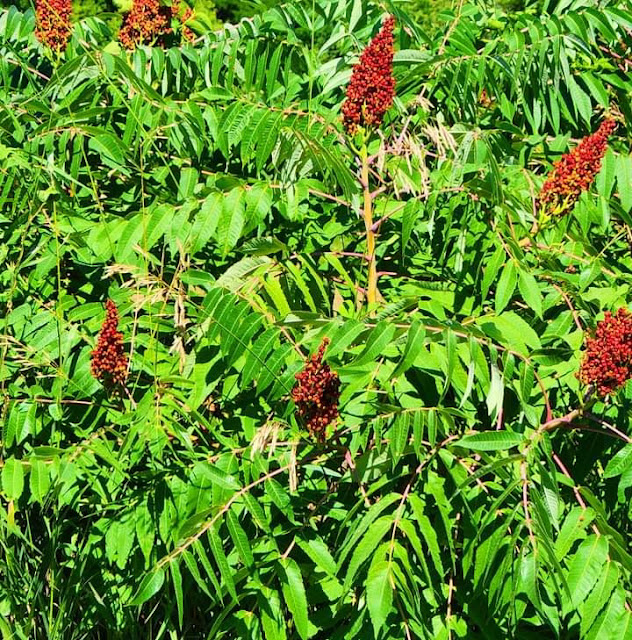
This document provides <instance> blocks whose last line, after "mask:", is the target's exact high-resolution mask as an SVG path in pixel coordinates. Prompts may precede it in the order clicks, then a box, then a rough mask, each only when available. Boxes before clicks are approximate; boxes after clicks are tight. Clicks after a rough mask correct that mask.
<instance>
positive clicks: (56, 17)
mask: <svg viewBox="0 0 632 640" xmlns="http://www.w3.org/2000/svg"><path fill="white" fill-rule="evenodd" d="M35 14H36V20H35V36H36V37H37V39H38V40H39V41H40V42H41V43H42V44H45V45H46V46H47V47H49V48H50V49H53V50H55V51H62V50H63V49H65V48H66V44H67V43H68V40H69V38H70V34H71V32H72V25H71V23H70V16H71V14H72V2H71V0H36V3H35Z"/></svg>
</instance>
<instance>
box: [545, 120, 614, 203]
mask: <svg viewBox="0 0 632 640" xmlns="http://www.w3.org/2000/svg"><path fill="white" fill-rule="evenodd" d="M616 126H617V125H616V122H615V121H614V120H613V119H612V118H606V119H605V120H604V121H603V122H602V123H601V126H600V127H599V129H597V131H595V133H593V134H592V135H590V136H587V137H585V138H583V139H582V140H581V142H580V143H579V144H578V145H577V147H575V149H573V150H572V151H570V152H569V153H567V154H565V155H563V156H562V157H561V158H560V159H559V160H558V161H557V162H556V163H555V164H554V165H553V170H552V171H551V173H550V174H549V175H548V177H547V179H546V181H545V182H544V185H543V186H542V190H541V191H540V196H539V198H538V209H539V210H540V211H543V212H545V213H547V214H549V215H552V214H559V213H565V212H566V211H569V210H570V209H571V208H572V207H573V206H574V205H575V203H576V202H577V200H578V199H579V196H580V195H581V194H582V192H583V191H586V190H588V189H589V188H590V185H591V184H592V183H593V180H594V179H595V176H596V175H597V174H598V173H599V169H600V168H601V160H602V158H603V157H604V155H605V153H606V149H607V148H608V137H609V136H610V134H611V133H612V132H613V131H614V129H615V127H616Z"/></svg>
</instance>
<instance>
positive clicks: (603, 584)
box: [579, 562, 619, 637]
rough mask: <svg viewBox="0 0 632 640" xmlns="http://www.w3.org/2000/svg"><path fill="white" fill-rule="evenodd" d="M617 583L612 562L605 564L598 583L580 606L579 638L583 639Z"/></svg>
mask: <svg viewBox="0 0 632 640" xmlns="http://www.w3.org/2000/svg"><path fill="white" fill-rule="evenodd" d="M618 582H619V568H618V567H617V565H616V563H614V562H607V563H606V568H605V571H602V572H601V575H600V576H599V581H598V582H597V584H596V585H595V587H594V588H593V590H592V591H591V592H590V595H589V596H588V598H586V601H585V602H583V603H582V604H581V606H580V609H579V611H580V616H581V636H582V637H584V636H585V634H586V633H587V631H588V630H589V629H590V627H591V626H592V624H593V622H594V621H595V620H596V618H597V616H598V615H599V612H600V611H601V610H602V609H603V607H604V606H605V605H606V603H607V602H608V600H609V598H610V594H611V593H612V590H613V589H614V588H615V586H616V585H617V583H618Z"/></svg>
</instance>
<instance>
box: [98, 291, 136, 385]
mask: <svg viewBox="0 0 632 640" xmlns="http://www.w3.org/2000/svg"><path fill="white" fill-rule="evenodd" d="M105 308H106V315H105V320H104V322H103V325H102V326H101V332H100V333H99V338H98V340H97V346H96V348H95V350H94V351H93V352H92V363H91V370H92V375H93V376H94V377H95V378H96V379H97V380H100V381H101V382H103V384H104V385H105V386H107V387H114V386H123V385H124V384H125V381H126V379H127V356H126V355H125V352H124V349H123V334H122V333H120V332H119V331H118V320H119V318H118V309H117V308H116V305H115V304H114V302H112V300H108V301H107V302H106V303H105Z"/></svg>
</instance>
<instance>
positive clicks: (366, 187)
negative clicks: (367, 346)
mask: <svg viewBox="0 0 632 640" xmlns="http://www.w3.org/2000/svg"><path fill="white" fill-rule="evenodd" d="M360 161H361V166H360V168H361V173H360V177H361V180H362V189H363V191H364V208H363V210H362V213H363V217H364V227H365V230H366V260H367V264H368V267H369V274H368V279H367V290H366V298H367V306H368V308H369V310H371V309H373V308H374V307H375V304H376V302H377V266H376V263H375V243H376V232H375V231H374V230H373V196H372V194H371V187H370V184H369V157H368V151H367V147H366V143H364V144H363V145H362V148H361V149H360Z"/></svg>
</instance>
